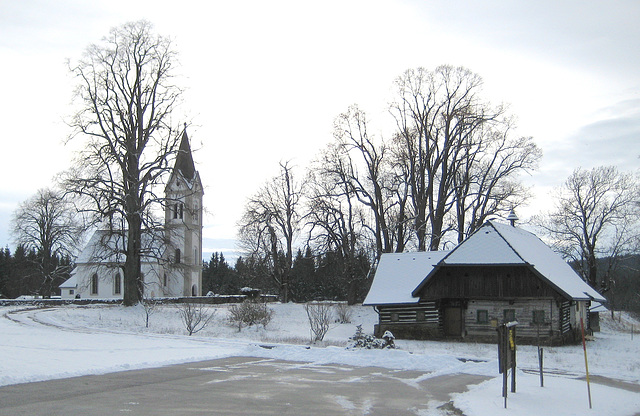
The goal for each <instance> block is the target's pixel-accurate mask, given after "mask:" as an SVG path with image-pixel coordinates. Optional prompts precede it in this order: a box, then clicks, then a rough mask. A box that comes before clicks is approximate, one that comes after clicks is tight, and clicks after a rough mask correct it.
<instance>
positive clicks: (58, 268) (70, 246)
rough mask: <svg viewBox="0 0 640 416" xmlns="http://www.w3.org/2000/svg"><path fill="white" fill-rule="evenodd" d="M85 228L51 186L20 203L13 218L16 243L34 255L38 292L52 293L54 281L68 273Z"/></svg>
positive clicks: (45, 294)
mask: <svg viewBox="0 0 640 416" xmlns="http://www.w3.org/2000/svg"><path fill="white" fill-rule="evenodd" d="M83 232H84V227H83V224H82V221H80V218H79V215H78V214H77V212H76V210H75V209H74V207H73V205H72V204H71V203H70V202H69V201H68V200H67V199H65V198H64V196H63V195H62V194H61V193H60V192H57V191H54V190H52V189H40V190H39V191H38V192H37V193H36V194H35V195H34V196H32V197H31V198H29V199H28V200H26V201H24V202H23V203H21V204H20V206H19V207H18V209H17V210H16V211H15V212H14V215H13V219H12V234H13V237H14V239H15V241H16V243H17V244H18V245H19V246H22V247H23V248H24V249H25V250H27V251H33V252H34V253H35V254H36V258H35V265H36V266H37V272H38V275H39V280H40V288H39V290H38V292H39V294H40V295H43V296H51V294H52V292H53V288H54V284H55V283H61V282H60V280H61V279H62V278H63V277H65V276H68V274H69V271H70V270H69V262H68V261H62V262H61V261H60V260H62V259H69V258H71V257H72V256H73V255H74V254H75V252H76V250H77V248H78V246H77V245H78V243H79V242H81V240H82V238H81V237H82V234H83Z"/></svg>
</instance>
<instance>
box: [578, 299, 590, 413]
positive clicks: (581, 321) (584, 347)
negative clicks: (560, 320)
mask: <svg viewBox="0 0 640 416" xmlns="http://www.w3.org/2000/svg"><path fill="white" fill-rule="evenodd" d="M584 310H585V308H584V306H582V307H581V308H580V330H581V331H582V349H583V350H584V368H585V370H586V372H587V393H588V395H589V409H592V407H591V383H589V362H588V361H587V343H586V342H585V338H584V317H583V315H584Z"/></svg>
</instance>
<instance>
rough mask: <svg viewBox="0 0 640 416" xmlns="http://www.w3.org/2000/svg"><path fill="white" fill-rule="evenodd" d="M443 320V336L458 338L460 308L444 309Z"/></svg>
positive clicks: (460, 328) (460, 319)
mask: <svg viewBox="0 0 640 416" xmlns="http://www.w3.org/2000/svg"><path fill="white" fill-rule="evenodd" d="M443 318H444V319H443V329H444V334H445V336H455V337H459V336H460V335H462V308H459V307H445V308H444V311H443Z"/></svg>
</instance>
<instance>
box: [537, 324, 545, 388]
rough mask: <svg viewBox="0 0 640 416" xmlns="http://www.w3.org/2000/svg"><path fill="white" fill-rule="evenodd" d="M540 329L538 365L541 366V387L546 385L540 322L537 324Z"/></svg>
mask: <svg viewBox="0 0 640 416" xmlns="http://www.w3.org/2000/svg"><path fill="white" fill-rule="evenodd" d="M536 326H537V329H538V367H539V368H540V387H544V374H543V370H542V367H543V361H544V358H543V356H544V349H543V348H542V347H541V346H540V324H538V325H536Z"/></svg>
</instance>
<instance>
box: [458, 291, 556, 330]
mask: <svg viewBox="0 0 640 416" xmlns="http://www.w3.org/2000/svg"><path fill="white" fill-rule="evenodd" d="M506 309H510V310H513V311H514V312H515V319H516V321H518V326H517V329H516V336H517V337H519V338H520V337H524V338H530V339H535V338H537V336H538V331H539V333H540V337H541V338H542V339H547V338H549V337H557V336H560V328H561V326H560V321H561V320H560V308H559V307H558V303H557V302H556V301H555V300H554V299H551V298H549V299H517V300H512V301H507V300H470V301H469V302H468V303H467V309H466V310H465V311H464V323H465V335H466V336H469V337H476V338H477V337H485V336H488V337H494V336H495V334H496V328H497V326H498V325H500V324H502V323H503V322H504V311H505V310H506ZM478 310H485V311H487V315H488V320H487V322H486V323H480V322H478ZM534 310H536V311H543V312H544V321H543V322H542V323H541V324H540V325H537V324H535V323H534V322H533V311H534Z"/></svg>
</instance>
